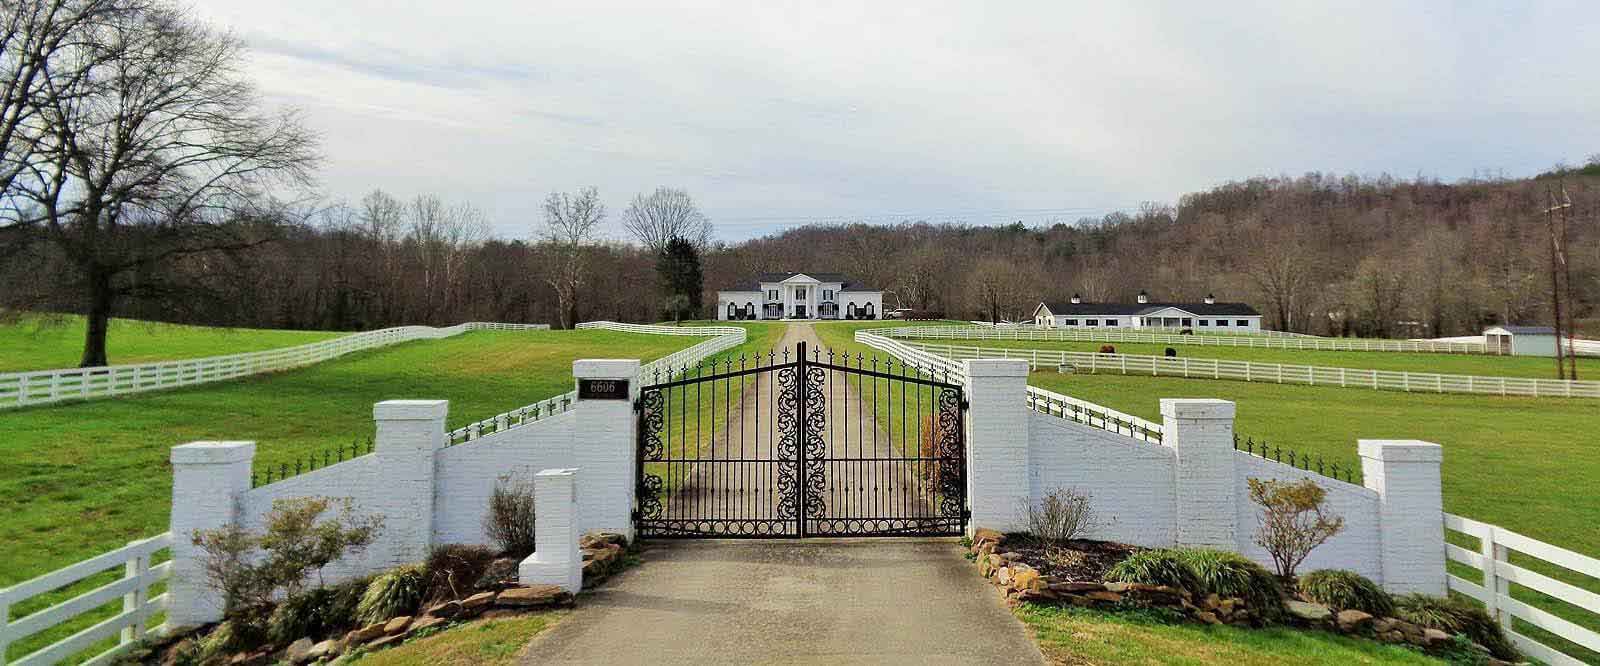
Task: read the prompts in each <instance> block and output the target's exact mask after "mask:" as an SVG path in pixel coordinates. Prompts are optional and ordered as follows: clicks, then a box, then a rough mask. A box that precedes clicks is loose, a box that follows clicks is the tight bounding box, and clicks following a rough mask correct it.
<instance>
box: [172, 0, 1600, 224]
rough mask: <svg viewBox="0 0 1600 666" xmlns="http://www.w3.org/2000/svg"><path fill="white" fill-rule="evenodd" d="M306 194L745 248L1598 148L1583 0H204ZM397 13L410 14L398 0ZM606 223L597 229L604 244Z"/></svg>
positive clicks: (1598, 27)
mask: <svg viewBox="0 0 1600 666" xmlns="http://www.w3.org/2000/svg"><path fill="white" fill-rule="evenodd" d="M196 2H197V7H198V9H199V10H200V11H201V13H202V14H203V15H205V16H206V17H207V18H209V19H211V20H213V21H215V22H217V23H219V24H222V25H224V26H226V27H228V28H230V29H232V30H233V31H235V32H236V33H238V34H239V35H241V36H243V37H244V38H245V39H246V40H247V42H248V43H249V44H250V46H251V48H252V52H251V56H250V65H249V66H250V74H251V76H252V77H253V78H254V79H255V80H256V81H257V83H258V84H259V85H260V87H261V89H262V91H263V93H265V95H266V96H267V99H268V101H269V102H270V103H272V104H283V105H293V106H296V107H299V108H301V109H302V110H303V111H304V112H305V115H306V119H307V121H308V122H309V123H310V124H311V125H312V126H313V127H314V128H315V129H317V130H318V131H319V132H320V133H321V134H322V135H323V137H324V150H325V152H326V156H327V162H326V166H325V168H324V170H323V172H322V178H321V187H322V190H323V192H324V193H325V194H326V196H327V197H328V198H329V199H331V200H345V201H351V202H354V201H355V200H357V199H359V198H360V196H361V194H363V193H364V192H366V191H368V190H370V189H373V188H383V189H385V190H388V191H389V192H391V193H393V194H396V195H399V196H402V197H410V196H412V195H415V194H419V193H435V194H438V195H440V196H442V197H444V198H446V199H447V200H452V201H470V202H472V203H474V204H476V205H477V206H479V207H480V208H482V209H484V210H485V211H487V212H488V214H489V216H490V218H491V219H492V220H493V223H494V225H495V230H496V232H497V233H498V235H501V236H503V237H526V236H528V235H529V234H530V233H531V229H532V228H533V226H534V225H536V224H537V223H538V220H539V203H540V202H541V201H542V200H543V198H544V197H545V195H546V194H548V193H549V192H551V191H555V190H575V189H578V188H580V187H583V186H586V185H594V186H597V187H598V188H599V189H600V193H601V195H602V197H603V198H604V200H605V201H606V203H607V205H608V207H609V208H610V210H611V216H610V217H611V220H612V222H613V229H615V221H616V219H617V218H618V217H620V214H621V211H622V209H623V208H624V207H625V206H626V204H627V201H628V200H629V199H630V198H631V197H632V196H633V195H634V194H635V193H637V192H640V191H648V190H651V189H654V188H655V187H657V186H659V185H668V186H673V187H680V188H684V189H687V190H689V192H690V193H692V194H693V195H694V197H695V198H696V199H697V200H698V201H699V203H700V205H701V207H702V208H703V209H704V210H705V211H706V213H707V214H708V215H709V216H710V217H711V218H712V221H713V222H714V223H715V224H716V225H717V232H718V234H717V235H718V236H719V237H720V238H722V239H725V240H742V239H745V238H750V237H754V236H760V235H764V234H767V233H771V232H774V231H778V230H781V229H783V228H786V227H789V226H794V225H798V224H804V223H807V222H812V221H843V220H857V219H864V220H867V221H873V222H890V221H897V220H899V219H901V218H926V219H930V220H934V221H968V222H973V223H986V224H987V223H1002V222H1010V221H1015V220H1022V221H1024V222H1026V223H1029V224H1043V223H1048V222H1051V221H1056V220H1062V221H1072V220H1075V219H1077V218H1078V217H1080V216H1083V215H1100V214H1103V213H1105V212H1108V211H1112V210H1127V209H1132V208H1134V207H1137V206H1138V204H1139V203H1140V202H1143V201H1158V202H1174V201H1176V199H1177V197H1179V196H1180V195H1182V194H1183V193H1185V192H1189V191H1193V190H1197V189H1202V188H1206V187H1209V186H1212V185H1216V184H1219V183H1222V182H1226V181H1228V180H1231V179H1238V178H1245V177H1249V176H1252V175H1263V174H1265V175H1274V174H1299V173H1302V172H1305V171H1310V170H1321V171H1333V172H1338V173H1347V172H1353V173H1359V174H1377V173H1381V172H1388V173H1391V174H1394V175H1396V176H1401V177H1412V176H1416V175H1418V174H1422V175H1427V176H1430V177H1437V178H1441V179H1444V180H1447V181H1448V180H1456V179H1459V178H1463V177H1468V176H1471V175H1473V174H1474V173H1475V172H1494V173H1500V172H1503V173H1505V174H1506V175H1511V176H1522V175H1530V174H1532V173H1535V172H1537V171H1539V170H1542V169H1544V168H1546V167H1549V166H1550V165H1551V164H1553V163H1555V162H1557V161H1558V160H1565V161H1567V162H1570V163H1581V162H1582V160H1583V158H1584V156H1585V155H1588V154H1592V153H1596V152H1600V68H1597V67H1595V63H1597V62H1600V3H1597V2H1594V1H1593V0H1581V1H1574V2H1503V1H1502V2H1464V1H1458V0H1438V1H1435V2H1399V1H1395V0H1386V1H1380V2H1370V3H1359V2H1349V1H1340V2H1337V3H1335V2H1329V3H1326V5H1325V6H1322V7H1320V8H1319V7H1313V6H1311V4H1312V3H1309V2H1281V1H1269V2H1252V3H1246V2H1222V3H1215V2H1193V1H1192V0H1184V1H1181V2H1144V3H1136V2H1125V1H1118V2H1092V3H1067V2H1039V3H1026V4H1025V3H1012V4H999V3H986V2H968V3H962V4H952V5H948V6H938V5H936V3H933V2H926V1H918V2H914V3H907V5H906V6H904V7H900V8H894V7H891V6H890V4H889V3H887V2H878V1H876V0H874V1H872V2H862V3H852V5H854V4H860V5H869V6H870V7H869V8H866V9H863V8H861V7H858V6H849V5H843V4H841V5H839V6H825V5H829V4H830V3H818V2H798V3H794V5H793V6H792V7H790V8H783V7H779V6H778V5H779V3H774V2H752V3H741V4H737V5H703V6H702V5H696V6H692V7H686V8H677V9H663V8H661V7H660V5H662V4H665V3H658V2H650V3H642V4H641V5H640V6H613V5H609V4H604V5H603V4H602V3H598V2H583V3H577V4H574V5H571V6H559V5H556V4H553V3H547V2H527V1H526V0H504V1H493V2H490V1H476V0H438V1H431V0H430V1H426V2H414V3H401V2H385V1H364V0H363V1H356V0H272V1H270V2H263V1H262V0H196ZM405 5H410V6H405ZM611 233H612V235H619V234H618V232H616V231H614V230H613V231H612V232H611Z"/></svg>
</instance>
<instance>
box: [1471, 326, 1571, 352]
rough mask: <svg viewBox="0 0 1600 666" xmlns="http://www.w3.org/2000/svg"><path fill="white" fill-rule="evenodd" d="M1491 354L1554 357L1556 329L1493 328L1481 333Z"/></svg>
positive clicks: (1531, 327)
mask: <svg viewBox="0 0 1600 666" xmlns="http://www.w3.org/2000/svg"><path fill="white" fill-rule="evenodd" d="M1483 342H1484V344H1485V345H1487V346H1488V347H1489V353H1491V354H1507V355H1510V356H1555V355H1556V329H1554V328H1551V327H1549V326H1494V327H1492V328H1488V329H1485V330H1484V331H1483Z"/></svg>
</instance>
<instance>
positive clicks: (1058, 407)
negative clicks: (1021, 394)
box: [1028, 386, 1163, 444]
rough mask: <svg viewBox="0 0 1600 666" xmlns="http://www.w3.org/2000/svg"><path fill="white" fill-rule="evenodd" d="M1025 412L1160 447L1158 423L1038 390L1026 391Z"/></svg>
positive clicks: (1033, 387)
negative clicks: (1063, 420) (1026, 410)
mask: <svg viewBox="0 0 1600 666" xmlns="http://www.w3.org/2000/svg"><path fill="white" fill-rule="evenodd" d="M1028 408H1029V409H1032V410H1033V411H1035V412H1038V413H1040V414H1047V415H1050V416H1057V417H1060V418H1063V419H1066V420H1068V421H1074V422H1077V423H1082V424H1084V425H1086V426H1091V427H1094V428H1100V429H1102V430H1107V431H1110V432H1114V433H1116V434H1118V435H1125V436H1128V437H1132V438H1134V439H1137V440H1140V441H1145V442H1150V443H1152V444H1160V443H1161V440H1162V437H1163V432H1162V428H1161V424H1160V423H1156V422H1154V421H1148V420H1145V419H1141V418H1139V417H1137V416H1134V415H1132V414H1125V413H1123V412H1119V411H1117V410H1115V409H1112V408H1110V407H1106V406H1105V405H1097V404H1095V403H1092V402H1088V401H1086V400H1079V399H1077V398H1073V397H1071V396H1065V395H1062V394H1060V393H1056V392H1054V391H1046V390H1044V389H1042V388H1039V387H1037V386H1029V387H1028Z"/></svg>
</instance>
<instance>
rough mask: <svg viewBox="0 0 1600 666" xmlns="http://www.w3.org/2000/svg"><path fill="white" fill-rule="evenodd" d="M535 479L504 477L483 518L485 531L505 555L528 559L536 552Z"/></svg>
mask: <svg viewBox="0 0 1600 666" xmlns="http://www.w3.org/2000/svg"><path fill="white" fill-rule="evenodd" d="M533 524H534V507H533V482H532V481H528V480H526V479H516V478H513V477H509V476H502V477H500V478H499V479H498V480H496V481H495V483H494V492H493V494H491V495H490V496H489V512H488V513H487V514H484V517H483V531H484V532H485V533H486V534H488V535H489V540H490V541H492V542H494V544H495V546H497V547H499V548H500V553H501V554H502V555H504V556H506V557H514V558H517V559H519V560H520V559H523V558H526V557H527V556H529V555H532V554H533V546H534V544H533Z"/></svg>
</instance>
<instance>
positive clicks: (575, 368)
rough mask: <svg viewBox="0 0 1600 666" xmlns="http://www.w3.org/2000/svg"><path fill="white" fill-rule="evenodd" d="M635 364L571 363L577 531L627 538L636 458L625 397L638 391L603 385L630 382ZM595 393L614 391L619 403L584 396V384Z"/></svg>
mask: <svg viewBox="0 0 1600 666" xmlns="http://www.w3.org/2000/svg"><path fill="white" fill-rule="evenodd" d="M638 374H639V361H638V360H623V359H581V360H577V361H573V362H572V376H573V377H574V378H575V379H576V380H577V382H578V384H579V390H578V402H577V404H576V405H574V406H573V410H574V411H576V412H577V418H575V419H574V420H573V425H572V460H573V463H572V464H573V466H575V467H577V468H579V469H582V470H583V487H582V488H579V489H578V529H579V530H580V532H591V531H594V530H604V531H607V532H619V533H621V534H625V535H627V536H628V539H629V540H632V539H633V494H634V483H635V479H634V478H633V476H634V473H635V472H636V471H637V470H636V469H635V466H636V464H635V456H636V455H638V444H637V442H636V439H637V437H638V429H637V426H636V425H635V423H636V421H635V420H636V419H637V415H636V414H635V413H634V411H633V400H632V399H631V398H632V396H633V394H634V392H635V391H637V389H638V387H636V386H632V385H631V384H630V385H629V386H628V387H627V388H623V386H622V384H615V385H611V386H606V385H604V384H605V383H606V382H636V381H637V380H638V377H637V375H638ZM586 381H587V382H590V386H591V387H592V388H596V389H605V388H614V389H620V396H621V399H599V398H596V397H593V396H591V395H586V393H585V391H584V387H583V385H584V382H586Z"/></svg>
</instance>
